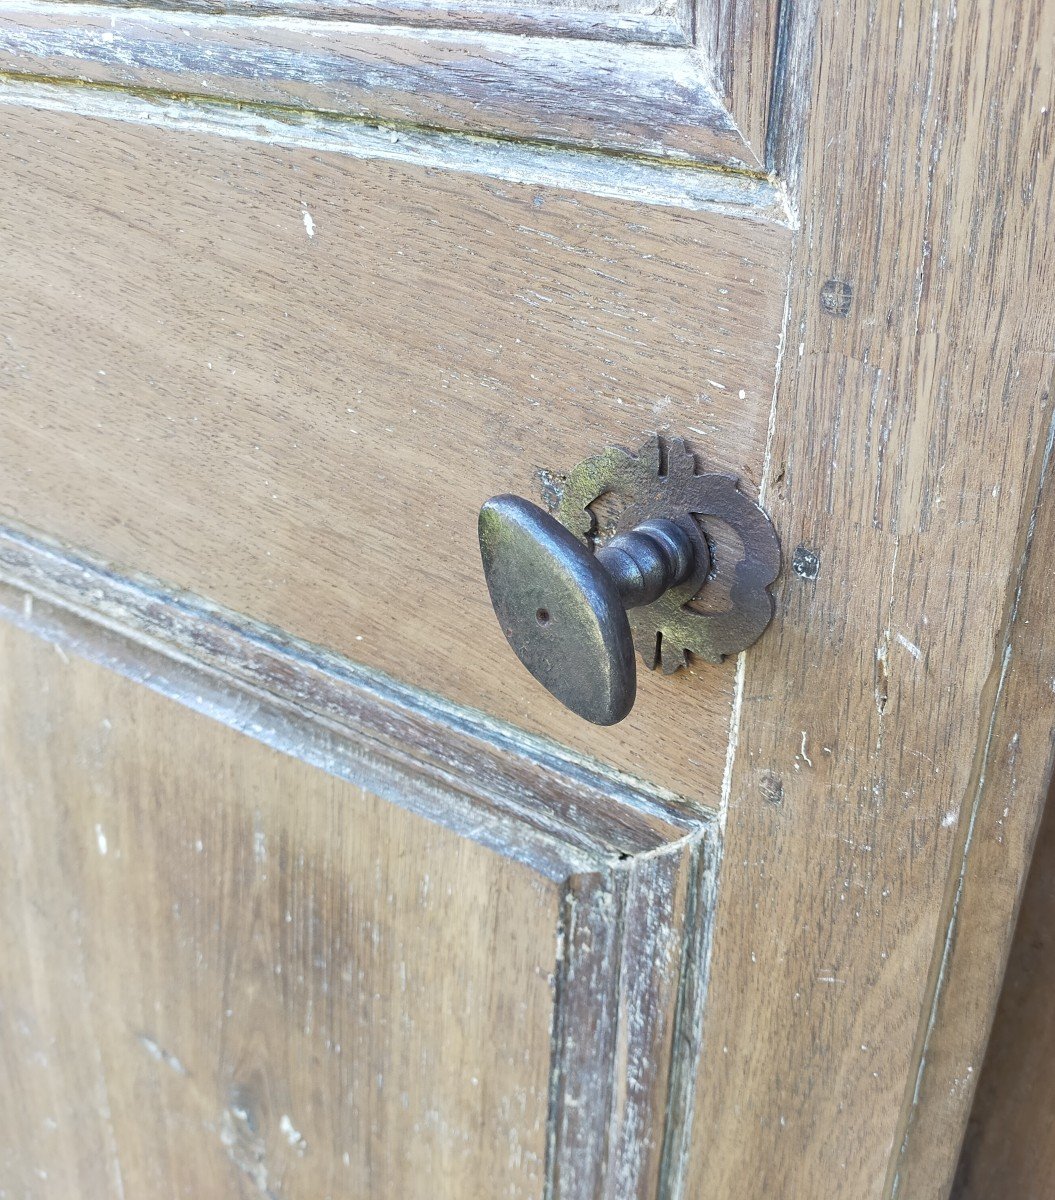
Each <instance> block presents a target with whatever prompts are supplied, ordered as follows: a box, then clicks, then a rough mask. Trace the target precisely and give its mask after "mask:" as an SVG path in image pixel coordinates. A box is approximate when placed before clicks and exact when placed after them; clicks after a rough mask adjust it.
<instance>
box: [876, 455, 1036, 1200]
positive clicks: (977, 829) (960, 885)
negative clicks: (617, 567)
mask: <svg viewBox="0 0 1055 1200" xmlns="http://www.w3.org/2000/svg"><path fill="white" fill-rule="evenodd" d="M1052 466H1053V463H1052V459H1051V456H1050V448H1049V454H1048V457H1047V472H1046V475H1045V477H1044V479H1043V480H1042V481H1041V491H1040V502H1039V504H1038V505H1037V507H1036V508H1035V510H1034V511H1033V513H1032V514H1031V516H1030V520H1029V523H1028V525H1027V529H1026V535H1027V536H1026V542H1025V544H1024V545H1023V547H1022V550H1023V552H1022V557H1021V566H1020V571H1019V579H1018V583H1017V587H1016V590H1015V594H1014V595H1013V597H1012V600H1011V604H1010V608H1009V611H1008V614H1007V618H1006V621H1007V625H1008V627H1009V631H1010V632H1009V636H1008V639H1007V646H1006V650H1005V655H1004V660H1003V662H1002V664H1001V681H1000V687H999V694H998V696H997V700H996V703H995V705H994V709H993V718H992V723H991V726H990V729H989V731H988V732H987V735H986V745H985V747H984V777H983V778H982V779H980V780H979V785H980V786H979V787H978V789H977V791H976V793H975V795H974V796H973V797H972V798H971V804H970V809H969V812H968V814H967V815H966V817H965V818H963V819H961V824H960V829H959V833H960V840H961V841H962V851H959V850H958V852H957V853H958V855H959V858H960V867H959V870H958V871H955V872H954V881H953V893H952V895H951V897H950V898H949V899H948V900H947V911H948V918H947V923H946V936H945V945H944V947H942V954H941V961H940V969H939V978H938V982H937V985H936V988H935V993H934V999H933V1001H932V1003H931V1010H930V1014H929V1020H928V1027H927V1029H926V1030H925V1031H924V1036H923V1038H922V1041H921V1046H920V1069H919V1074H918V1078H917V1081H916V1086H915V1089H914V1094H913V1099H912V1105H911V1108H910V1110H909V1112H908V1114H907V1117H906V1120H905V1122H904V1124H905V1132H904V1136H903V1137H902V1139H901V1146H902V1152H901V1157H900V1161H899V1162H898V1165H897V1177H898V1186H899V1189H900V1192H899V1194H900V1195H901V1196H903V1197H916V1196H921V1197H934V1198H935V1200H938V1198H939V1197H941V1198H944V1197H945V1196H946V1195H947V1193H948V1185H949V1179H950V1178H951V1176H952V1174H953V1171H954V1169H955V1164H956V1155H957V1150H958V1148H959V1146H960V1143H961V1139H962V1138H963V1136H964V1113H965V1112H966V1111H968V1109H969V1106H970V1104H971V1097H972V1094H973V1093H974V1089H975V1086H976V1085H978V1086H982V1085H980V1084H979V1076H980V1074H981V1064H982V1061H983V1056H984V1055H985V1053H986V1044H987V1038H988V1035H989V1030H990V1027H991V1025H992V1023H993V1018H994V1014H997V1003H998V1001H999V1002H1000V1003H1001V1004H1002V1005H1003V1010H1002V1014H1003V1015H1000V1014H997V1017H996V1019H997V1025H996V1030H995V1034H994V1036H995V1038H996V1040H997V1048H996V1049H995V1050H994V1051H993V1053H994V1055H995V1057H996V1059H997V1061H998V1064H999V1063H1001V1062H1002V1063H1004V1064H1005V1065H997V1066H995V1067H994V1068H993V1069H992V1072H991V1075H992V1076H993V1077H994V1080H993V1083H992V1085H991V1091H990V1092H988V1093H986V1094H984V1095H983V1096H982V1097H981V1099H980V1100H977V1101H976V1102H975V1107H974V1113H975V1117H972V1125H974V1123H975V1118H976V1117H977V1119H978V1121H980V1122H981V1123H982V1125H983V1132H982V1133H981V1135H980V1136H979V1135H977V1134H972V1133H971V1126H969V1127H968V1133H967V1138H968V1144H967V1148H966V1149H965V1154H964V1160H963V1164H967V1165H969V1164H970V1163H971V1162H972V1161H974V1152H975V1150H977V1151H978V1163H979V1170H978V1172H977V1174H976V1175H975V1177H974V1178H975V1182H974V1183H973V1184H972V1185H971V1187H970V1188H968V1190H967V1195H968V1196H971V1197H977V1198H978V1200H981V1198H982V1197H983V1196H1016V1197H1022V1200H1026V1197H1028V1196H1029V1195H1030V1187H1028V1186H1026V1183H1025V1181H1026V1179H1027V1178H1028V1171H1029V1164H1030V1155H1031V1154H1032V1153H1034V1150H1033V1149H1032V1148H1031V1146H1030V1134H1029V1132H1028V1131H1027V1130H1026V1127H1025V1126H1024V1125H1023V1123H1022V1122H1021V1121H1014V1120H1008V1121H1007V1122H1006V1123H1004V1122H1001V1121H1000V1119H999V1117H998V1116H997V1112H998V1111H999V1110H1000V1108H1001V1107H1002V1106H1010V1105H1019V1104H1020V1100H1019V1097H1023V1096H1025V1095H1028V1094H1029V1090H1030V1086H1032V1085H1029V1084H1027V1081H1026V1079H1025V1078H1023V1080H1022V1087H1021V1089H1019V1088H1018V1086H1017V1083H1015V1082H1014V1080H1013V1078H1012V1076H1013V1073H1014V1071H1013V1068H1012V1067H1011V1065H1010V1064H1011V1063H1012V1062H1013V1061H1021V1060H1023V1059H1024V1058H1028V1059H1029V1060H1030V1062H1031V1063H1034V1064H1036V1067H1035V1068H1033V1069H1034V1070H1035V1071H1036V1073H1037V1075H1039V1064H1040V1063H1042V1062H1044V1061H1048V1062H1049V1064H1050V1061H1051V1060H1050V1057H1049V1056H1046V1054H1045V1051H1044V1048H1043V1039H1044V1037H1045V1029H1046V1026H1045V1023H1044V1016H1043V1015H1042V1013H1041V1011H1040V1010H1041V1008H1042V1007H1043V1005H1050V993H1049V992H1046V991H1044V990H1043V989H1042V988H1041V985H1040V984H1039V983H1038V984H1037V987H1038V989H1039V990H1040V994H1042V995H1043V1000H1041V999H1040V994H1034V993H1033V992H1032V991H1029V990H1028V989H1030V988H1032V987H1033V982H1032V978H1031V973H1032V972H1033V971H1034V970H1038V971H1040V972H1043V971H1044V969H1045V966H1044V964H1043V963H1042V962H1039V961H1038V959H1037V956H1036V947H1037V944H1038V938H1039V936H1040V926H1041V924H1042V922H1043V920H1044V916H1043V915H1042V914H1043V912H1044V911H1045V905H1046V904H1048V903H1049V899H1048V895H1047V891H1048V888H1049V883H1050V881H1049V879H1048V872H1050V868H1051V862H1052V846H1051V843H1052V836H1053V835H1052V833H1051V831H1050V830H1048V831H1047V832H1046V833H1042V835H1041V844H1040V847H1039V849H1038V852H1037V856H1036V859H1035V861H1034V866H1033V874H1032V876H1030V880H1031V882H1030V889H1031V890H1030V892H1029V893H1028V895H1029V897H1030V898H1029V899H1027V900H1026V902H1025V903H1026V906H1027V908H1028V909H1029V910H1030V911H1029V912H1027V913H1026V914H1025V915H1024V916H1023V917H1022V919H1021V920H1020V921H1019V927H1018V930H1017V931H1015V918H1016V913H1017V911H1018V906H1019V902H1020V901H1021V899H1022V894H1023V890H1024V888H1025V886H1026V879H1027V875H1029V872H1030V858H1031V855H1032V853H1033V845H1034V840H1035V839H1036V837H1037V827H1038V824H1040V822H1041V817H1042V814H1043V813H1044V811H1045V807H1044V806H1045V798H1046V796H1047V794H1048V787H1049V783H1050V781H1051V777H1052V769H1053V765H1055V719H1053V714H1052V695H1053V692H1055V630H1053V628H1052V622H1051V596H1052V584H1053V582H1055V556H1053V553H1052V548H1053V547H1055V489H1053V488H1052V477H1051V470H1052ZM983 783H984V786H981V785H982V784H983ZM1050 807H1051V806H1050V800H1049V803H1048V811H1049V812H1050ZM1048 824H1049V825H1050V824H1051V821H1050V819H1049V820H1048ZM955 861H956V860H955V859H954V865H955ZM1012 935H1014V942H1015V949H1014V950H1012ZM1009 952H1011V953H1012V964H1013V965H1012V967H1010V968H1009V972H1010V974H1009V976H1008V978H1007V980H1006V981H1005V980H1004V964H1005V962H1006V961H1007V957H1008V954H1009ZM1002 995H1003V997H1004V999H1001V996H1002ZM1018 996H1025V997H1028V998H1025V999H1023V1001H1022V1005H1023V1007H1022V1011H1021V1012H1017V1011H1016V1006H1017V1005H1018V1004H1019V1000H1018V999H1017V998H1016V997H1018ZM1034 1017H1035V1024H1034V1023H1032V1022H1033V1019H1034ZM1019 1018H1021V1020H1020V1019H1019ZM1049 1036H1050V1035H1049ZM1027 1044H1028V1046H1029V1048H1028V1049H1027V1048H1026V1047H1027ZM1001 1045H1004V1046H1006V1047H1007V1049H1006V1050H1002V1049H1000V1046H1001ZM984 1070H986V1071H988V1070H989V1068H984ZM982 1078H983V1079H984V1078H985V1075H984V1074H982ZM1035 1086H1036V1087H1037V1088H1038V1089H1041V1090H1042V1089H1043V1088H1045V1087H1046V1086H1047V1084H1046V1082H1042V1081H1040V1080H1039V1078H1038V1079H1037V1083H1036V1085H1035ZM1025 1107H1026V1104H1025V1101H1022V1102H1021V1109H1022V1112H1023V1113H1024V1111H1025ZM1041 1111H1043V1106H1042V1105H1041V1106H1039V1107H1038V1113H1039V1112H1041ZM1048 1111H1049V1112H1050V1111H1051V1110H1050V1106H1049V1108H1048ZM987 1113H988V1115H979V1114H987ZM997 1125H1000V1126H1001V1129H1000V1132H999V1133H997V1132H996V1126H997ZM1045 1136H1047V1135H1045ZM1048 1141H1049V1143H1050V1138H1049V1139H1048ZM979 1142H981V1143H982V1144H981V1145H979ZM972 1143H973V1145H972ZM1001 1146H1004V1147H1006V1149H1005V1150H1001V1149H1000V1148H999V1147H1001ZM1036 1149H1037V1151H1038V1152H1039V1151H1041V1149H1042V1146H1041V1145H1040V1144H1038V1145H1037V1147H1036ZM999 1159H1002V1161H1003V1163H1004V1164H1005V1166H1004V1167H997V1166H996V1162H997V1160H999ZM983 1160H992V1161H993V1164H994V1165H993V1168H992V1170H990V1169H989V1168H987V1167H984V1166H982V1165H981V1164H982V1161H983ZM963 1164H962V1166H963ZM1004 1169H1007V1170H1008V1171H1012V1172H1017V1175H1016V1176H1015V1178H1017V1179H1018V1180H1019V1181H1020V1182H1021V1183H1022V1184H1023V1186H1022V1187H1015V1186H1012V1185H1011V1177H1010V1176H1009V1178H1008V1186H1007V1187H1004V1188H1000V1187H997V1186H995V1180H996V1179H997V1178H998V1177H999V1174H1000V1172H1001V1171H1002V1170H1004ZM1035 1179H1036V1182H1035V1183H1034V1184H1032V1185H1030V1186H1031V1187H1032V1188H1033V1189H1034V1194H1035V1195H1037V1196H1038V1197H1039V1196H1040V1195H1043V1194H1050V1193H1051V1185H1052V1184H1053V1183H1055V1174H1052V1172H1051V1171H1048V1172H1047V1173H1045V1171H1043V1170H1041V1169H1040V1168H1039V1164H1038V1170H1037V1172H1036V1175H1035ZM986 1180H991V1181H993V1182H994V1186H992V1187H989V1188H988V1189H987V1185H986ZM1044 1180H1047V1190H1046V1191H1045V1189H1044V1187H1043V1185H1042V1184H1043V1181H1044Z"/></svg>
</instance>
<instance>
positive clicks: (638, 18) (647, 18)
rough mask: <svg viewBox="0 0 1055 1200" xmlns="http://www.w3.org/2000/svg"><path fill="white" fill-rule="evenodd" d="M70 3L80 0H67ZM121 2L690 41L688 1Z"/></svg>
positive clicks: (115, 1)
mask: <svg viewBox="0 0 1055 1200" xmlns="http://www.w3.org/2000/svg"><path fill="white" fill-rule="evenodd" d="M61 2H62V3H65V4H76V3H80V2H81V0H61ZM98 2H99V3H103V4H108V5H112V6H113V7H115V8H155V9H161V10H168V11H172V12H195V13H209V14H212V15H215V14H218V13H222V14H228V15H236V16H248V17H265V18H266V17H301V18H304V19H305V20H311V21H358V22H362V23H365V24H368V25H405V26H408V27H410V28H414V29H478V30H482V31H486V32H491V33H512V34H526V35H528V36H532V37H551V38H553V37H556V38H585V39H587V40H590V41H604V42H640V43H641V44H642V45H646V46H689V45H691V44H692V42H691V39H690V37H689V34H688V31H689V30H691V27H692V19H691V13H690V12H689V11H688V7H689V6H688V4H687V3H685V2H683V3H682V4H680V5H678V6H677V9H680V10H681V11H680V12H679V11H677V10H674V11H669V12H665V11H656V8H657V6H655V5H647V6H642V8H641V10H640V11H637V12H634V11H625V10H624V11H620V10H618V9H604V10H600V9H588V8H564V7H562V6H559V5H556V4H545V3H541V4H540V3H536V4H518V5H517V6H516V7H513V6H511V5H509V4H503V3H501V2H498V0H473V2H472V3H466V4H457V3H453V2H450V3H448V0H148V2H147V3H142V2H141V0H98Z"/></svg>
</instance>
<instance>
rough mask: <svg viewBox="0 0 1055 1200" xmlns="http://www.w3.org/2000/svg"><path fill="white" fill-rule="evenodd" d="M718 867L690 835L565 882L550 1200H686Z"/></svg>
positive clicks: (706, 841)
mask: <svg viewBox="0 0 1055 1200" xmlns="http://www.w3.org/2000/svg"><path fill="white" fill-rule="evenodd" d="M719 860H720V849H719V843H718V840H717V839H713V840H712V839H710V838H697V839H695V840H693V841H691V842H682V843H678V844H677V845H674V846H671V847H667V848H665V849H664V850H662V851H660V852H657V853H656V854H651V855H639V856H637V857H635V858H634V859H632V860H627V861H626V862H625V863H624V864H622V866H623V868H624V869H622V870H617V871H615V872H613V873H612V875H611V876H609V877H608V878H603V877H601V876H598V875H591V874H585V875H579V876H576V877H574V878H573V879H570V880H569V881H568V882H567V883H566V884H565V888H564V893H563V904H562V914H563V920H562V929H561V934H560V940H559V953H558V964H557V973H556V981H557V984H556V985H557V995H558V1004H557V1006H556V1012H555V1020H554V1030H553V1056H552V1068H551V1069H552V1072H553V1074H552V1084H551V1091H550V1106H549V1112H550V1116H549V1130H548V1149H547V1191H546V1200H557V1198H558V1197H559V1198H560V1200H656V1197H660V1196H661V1197H664V1198H665V1200H676V1198H678V1197H680V1196H681V1195H682V1191H681V1189H682V1185H683V1176H684V1171H683V1163H682V1161H681V1160H682V1159H683V1157H684V1143H685V1139H686V1137H687V1136H688V1131H689V1128H690V1126H689V1122H688V1118H689V1116H690V1115H691V1105H692V1097H693V1092H694V1089H695V1083H696V1074H697V1071H698V1069H699V1063H700V1058H701V1055H700V1050H701V1043H700V1037H699V1031H700V1029H701V1027H702V1016H703V1003H704V998H705V996H706V990H707V976H708V966H709V949H710V941H711V928H712V924H713V914H714V911H715V901H716V887H717V869H718V864H719ZM584 1030H589V1031H591V1036H589V1037H584V1036H583V1031H584Z"/></svg>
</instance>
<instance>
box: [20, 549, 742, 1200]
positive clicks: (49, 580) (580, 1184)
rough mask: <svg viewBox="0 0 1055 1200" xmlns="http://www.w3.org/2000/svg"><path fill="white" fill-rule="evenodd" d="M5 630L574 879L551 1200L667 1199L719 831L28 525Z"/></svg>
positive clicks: (665, 802) (560, 973) (689, 1070)
mask: <svg viewBox="0 0 1055 1200" xmlns="http://www.w3.org/2000/svg"><path fill="white" fill-rule="evenodd" d="M0 618H3V619H6V620H8V621H9V622H11V623H12V624H14V625H16V626H18V627H19V628H22V629H24V630H26V631H28V632H30V633H33V634H35V635H36V636H39V637H42V638H44V639H45V640H47V641H49V642H51V643H52V644H53V645H54V646H55V648H56V651H57V652H58V653H60V654H63V655H65V654H67V653H71V654H76V655H78V656H81V657H84V658H86V659H88V660H90V661H92V662H95V663H98V664H99V665H101V666H104V667H106V668H108V669H110V670H113V671H116V672H117V673H119V674H121V675H123V676H125V677H126V678H128V679H131V680H132V681H134V682H136V683H139V684H141V685H143V686H145V687H149V688H150V689H151V690H153V691H155V692H157V693H159V694H161V695H164V696H166V697H168V698H170V699H173V700H175V701H177V702H178V703H180V704H183V705H185V706H186V707H189V708H191V709H192V710H194V711H196V712H200V713H202V714H203V715H205V716H208V717H210V718H212V719H214V720H217V721H219V722H221V723H222V724H224V725H226V726H228V727H229V728H232V729H235V730H237V731H238V732H241V733H243V734H246V735H247V736H250V737H252V738H254V739H255V740H257V741H259V742H262V743H263V744H265V745H268V746H270V747H272V748H273V749H276V750H278V751H280V752H282V753H285V754H289V755H292V756H294V757H296V758H298V759H299V760H301V761H303V762H305V763H308V764H310V765H312V766H315V767H318V768H320V769H322V770H324V771H327V772H328V773H330V774H333V775H335V776H337V777H339V778H342V779H346V780H348V781H349V782H352V783H354V784H355V785H357V786H360V787H363V788H366V789H368V790H369V791H371V792H373V793H374V794H376V795H378V796H379V797H381V798H382V799H384V800H386V801H387V802H389V803H393V804H396V805H398V806H399V807H401V808H404V809H406V810H408V811H411V812H414V813H417V814H419V815H421V816H424V817H425V818H427V819H428V820H431V821H435V822H437V823H438V824H441V825H443V826H444V827H445V828H448V829H451V830H452V831H454V832H455V833H457V834H459V835H461V836H464V837H468V838H470V839H472V840H473V841H475V842H478V843H480V844H482V845H485V846H487V847H488V848H490V849H492V850H494V851H495V852H497V853H499V854H502V855H505V856H507V857H510V858H512V859H514V860H516V861H519V862H522V863H524V864H526V865H527V866H529V867H530V868H531V869H533V870H535V871H538V872H539V873H540V874H542V875H544V876H545V877H547V878H550V879H552V880H554V881H556V882H559V883H560V884H561V888H562V897H563V901H562V905H561V913H562V916H561V928H560V930H559V931H558V945H557V957H556V964H555V972H554V974H555V992H556V1001H555V1009H554V1028H553V1033H552V1047H553V1057H552V1064H551V1073H552V1074H551V1094H550V1103H549V1117H548V1120H549V1125H550V1129H549V1133H548V1137H547V1144H548V1151H547V1153H548V1158H549V1165H548V1168H547V1179H548V1180H549V1182H548V1185H547V1196H548V1197H550V1198H551V1200H592V1198H594V1197H600V1196H603V1197H605V1198H606V1200H631V1198H634V1197H640V1198H641V1200H647V1198H651V1197H653V1196H654V1195H655V1194H656V1189H657V1186H658V1183H657V1181H658V1180H659V1179H660V1178H661V1177H665V1175H666V1174H668V1172H667V1171H666V1168H665V1164H664V1160H665V1158H666V1157H667V1156H668V1155H669V1153H670V1152H671V1147H673V1146H676V1145H677V1144H678V1139H679V1137H683V1136H684V1129H681V1128H679V1129H678V1130H672V1128H671V1121H673V1122H677V1123H679V1125H680V1123H681V1122H682V1120H683V1117H684V1114H685V1112H686V1111H687V1105H688V1103H689V1100H690V1096H691V1093H692V1091H693V1089H694V1086H695V1070H696V1063H697V1060H698V1056H699V1043H698V1038H697V1037H696V1036H695V1031H696V1030H697V1029H698V1028H699V1012H700V1006H701V1004H702V996H703V993H704V989H705V981H706V970H707V947H708V946H709V938H710V932H709V931H710V924H711V913H712V910H713V898H714V871H715V863H716V861H717V858H718V841H717V835H716V822H715V819H714V816H713V814H707V813H702V812H699V811H696V810H693V809H691V807H689V806H687V805H685V804H684V803H681V802H677V801H675V800H672V799H670V798H666V797H660V796H657V795H651V794H648V793H647V792H646V791H645V790H644V789H640V790H639V789H637V788H634V787H633V786H632V785H630V784H628V782H627V781H625V780H624V779H622V778H619V777H616V776H613V775H612V774H611V773H608V772H603V771H595V770H593V769H591V768H590V767H589V766H587V765H586V764H584V763H583V762H581V761H579V760H576V759H575V758H573V757H572V756H568V755H566V754H564V753H563V752H560V751H559V750H557V749H556V748H554V747H551V746H549V745H548V744H546V743H543V742H542V741H541V740H540V739H533V738H528V737H525V736H524V735H522V734H519V733H517V732H516V731H514V730H512V729H508V730H507V729H504V728H501V727H499V726H498V724H497V723H496V722H493V721H490V720H485V719H483V718H479V717H477V716H476V714H472V713H467V712H464V711H462V710H457V709H456V708H455V707H454V706H452V705H446V704H443V703H442V702H441V701H438V700H436V699H434V698H433V697H430V696H425V695H422V694H420V693H416V692H414V691H413V690H412V689H408V688H405V687H402V686H401V685H397V684H394V683H392V682H391V681H388V680H386V679H384V678H383V677H381V676H379V675H378V674H377V673H375V672H370V671H366V670H364V669H363V668H360V667H357V666H355V665H354V664H351V663H348V662H347V661H345V660H341V659H339V658H337V657H336V656H333V655H327V654H325V653H324V652H322V651H319V650H317V649H316V648H314V647H311V646H308V645H306V644H304V643H302V642H298V641H295V640H293V639H289V638H284V637H282V635H280V634H277V633H276V632H275V631H274V630H271V629H269V628H267V627H264V626H262V625H260V624H258V623H255V622H252V621H248V620H246V619H244V618H241V617H238V616H237V615H235V614H232V613H229V612H226V611H225V610H222V609H219V608H217V607H215V606H211V605H208V604H206V603H205V602H203V601H200V600H197V599H195V598H193V597H190V596H187V595H185V594H183V593H175V592H171V591H169V592H166V591H164V590H162V589H161V588H159V587H158V586H157V585H155V584H147V583H146V582H145V581H143V580H131V579H127V578H122V577H120V576H117V575H115V574H113V573H111V572H110V571H108V570H107V569H106V568H105V567H104V566H102V565H101V564H99V563H93V562H89V561H88V560H86V559H83V558H80V557H77V556H75V555H73V554H71V553H69V552H67V551H64V550H61V549H60V548H58V547H56V546H54V545H49V544H45V543H44V542H42V541H40V540H38V539H36V538H34V537H30V536H28V535H27V534H25V533H23V532H21V531H17V530H13V529H10V528H0ZM514 741H515V742H516V744H517V746H516V748H515V747H514V745H513V743H514ZM584 1031H589V1032H590V1035H591V1036H588V1037H587V1036H584ZM602 1098H603V1099H602ZM668 1113H669V1114H670V1116H669V1118H668Z"/></svg>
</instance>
